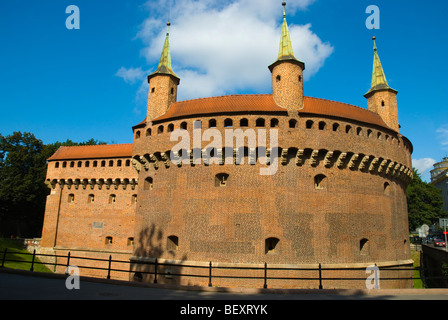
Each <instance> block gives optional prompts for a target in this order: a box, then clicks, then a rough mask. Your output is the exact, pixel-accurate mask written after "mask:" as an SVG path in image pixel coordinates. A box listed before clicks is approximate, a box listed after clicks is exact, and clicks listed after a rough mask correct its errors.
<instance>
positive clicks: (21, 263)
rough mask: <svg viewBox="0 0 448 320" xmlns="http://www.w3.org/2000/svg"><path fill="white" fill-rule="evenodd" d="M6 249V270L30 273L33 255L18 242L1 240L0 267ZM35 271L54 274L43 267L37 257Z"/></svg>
mask: <svg viewBox="0 0 448 320" xmlns="http://www.w3.org/2000/svg"><path fill="white" fill-rule="evenodd" d="M5 248H6V249H7V253H6V261H5V264H4V267H5V268H11V269H20V270H28V271H29V270H30V268H31V261H32V260H33V255H32V254H30V253H29V252H28V251H26V249H24V248H23V247H22V246H21V245H19V244H18V243H17V242H15V241H14V240H9V239H0V266H1V263H2V261H3V256H4V253H5ZM8 260H14V261H8ZM34 271H37V272H48V273H51V272H52V271H51V270H50V269H48V268H47V267H46V266H45V265H43V264H42V263H41V262H40V261H39V259H38V258H37V257H36V258H35V260H34Z"/></svg>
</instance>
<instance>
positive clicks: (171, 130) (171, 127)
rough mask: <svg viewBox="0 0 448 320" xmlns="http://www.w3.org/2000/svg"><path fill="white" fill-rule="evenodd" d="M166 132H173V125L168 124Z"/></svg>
mask: <svg viewBox="0 0 448 320" xmlns="http://www.w3.org/2000/svg"><path fill="white" fill-rule="evenodd" d="M167 131H168V132H173V131H174V124H172V123H170V124H169V125H168V128H167Z"/></svg>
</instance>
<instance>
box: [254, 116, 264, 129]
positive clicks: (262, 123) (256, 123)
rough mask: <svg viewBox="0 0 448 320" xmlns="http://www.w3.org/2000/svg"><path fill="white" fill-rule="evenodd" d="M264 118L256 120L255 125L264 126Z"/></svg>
mask: <svg viewBox="0 0 448 320" xmlns="http://www.w3.org/2000/svg"><path fill="white" fill-rule="evenodd" d="M264 123H265V122H264V119H263V118H258V119H257V121H255V125H256V126H257V127H264Z"/></svg>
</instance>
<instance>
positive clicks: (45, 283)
mask: <svg viewBox="0 0 448 320" xmlns="http://www.w3.org/2000/svg"><path fill="white" fill-rule="evenodd" d="M72 284H73V283H72ZM79 285H80V288H79V289H72V290H69V289H67V287H66V277H65V276H63V275H53V274H52V275H44V274H37V273H34V274H33V273H30V272H15V271H14V272H12V271H5V270H4V269H3V270H2V269H0V300H158V301H161V300H187V301H195V300H196V301H197V300H201V301H213V300H237V301H240V303H242V301H243V300H247V301H256V300H259V301H260V300H269V301H287V300H289V301H293V300H448V289H409V290H387V289H384V290H377V291H374V290H372V291H367V290H340V291H334V290H274V289H273V290H257V289H223V288H190V289H188V290H184V289H183V288H179V287H177V288H166V287H164V286H163V285H144V284H135V285H131V283H128V282H125V281H113V280H101V279H88V278H81V280H80V282H79Z"/></svg>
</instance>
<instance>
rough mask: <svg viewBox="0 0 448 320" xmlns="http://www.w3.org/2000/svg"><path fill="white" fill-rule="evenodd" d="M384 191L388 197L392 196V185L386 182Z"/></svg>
mask: <svg viewBox="0 0 448 320" xmlns="http://www.w3.org/2000/svg"><path fill="white" fill-rule="evenodd" d="M383 190H384V194H385V195H386V196H389V195H390V184H389V183H388V182H384V187H383Z"/></svg>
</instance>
